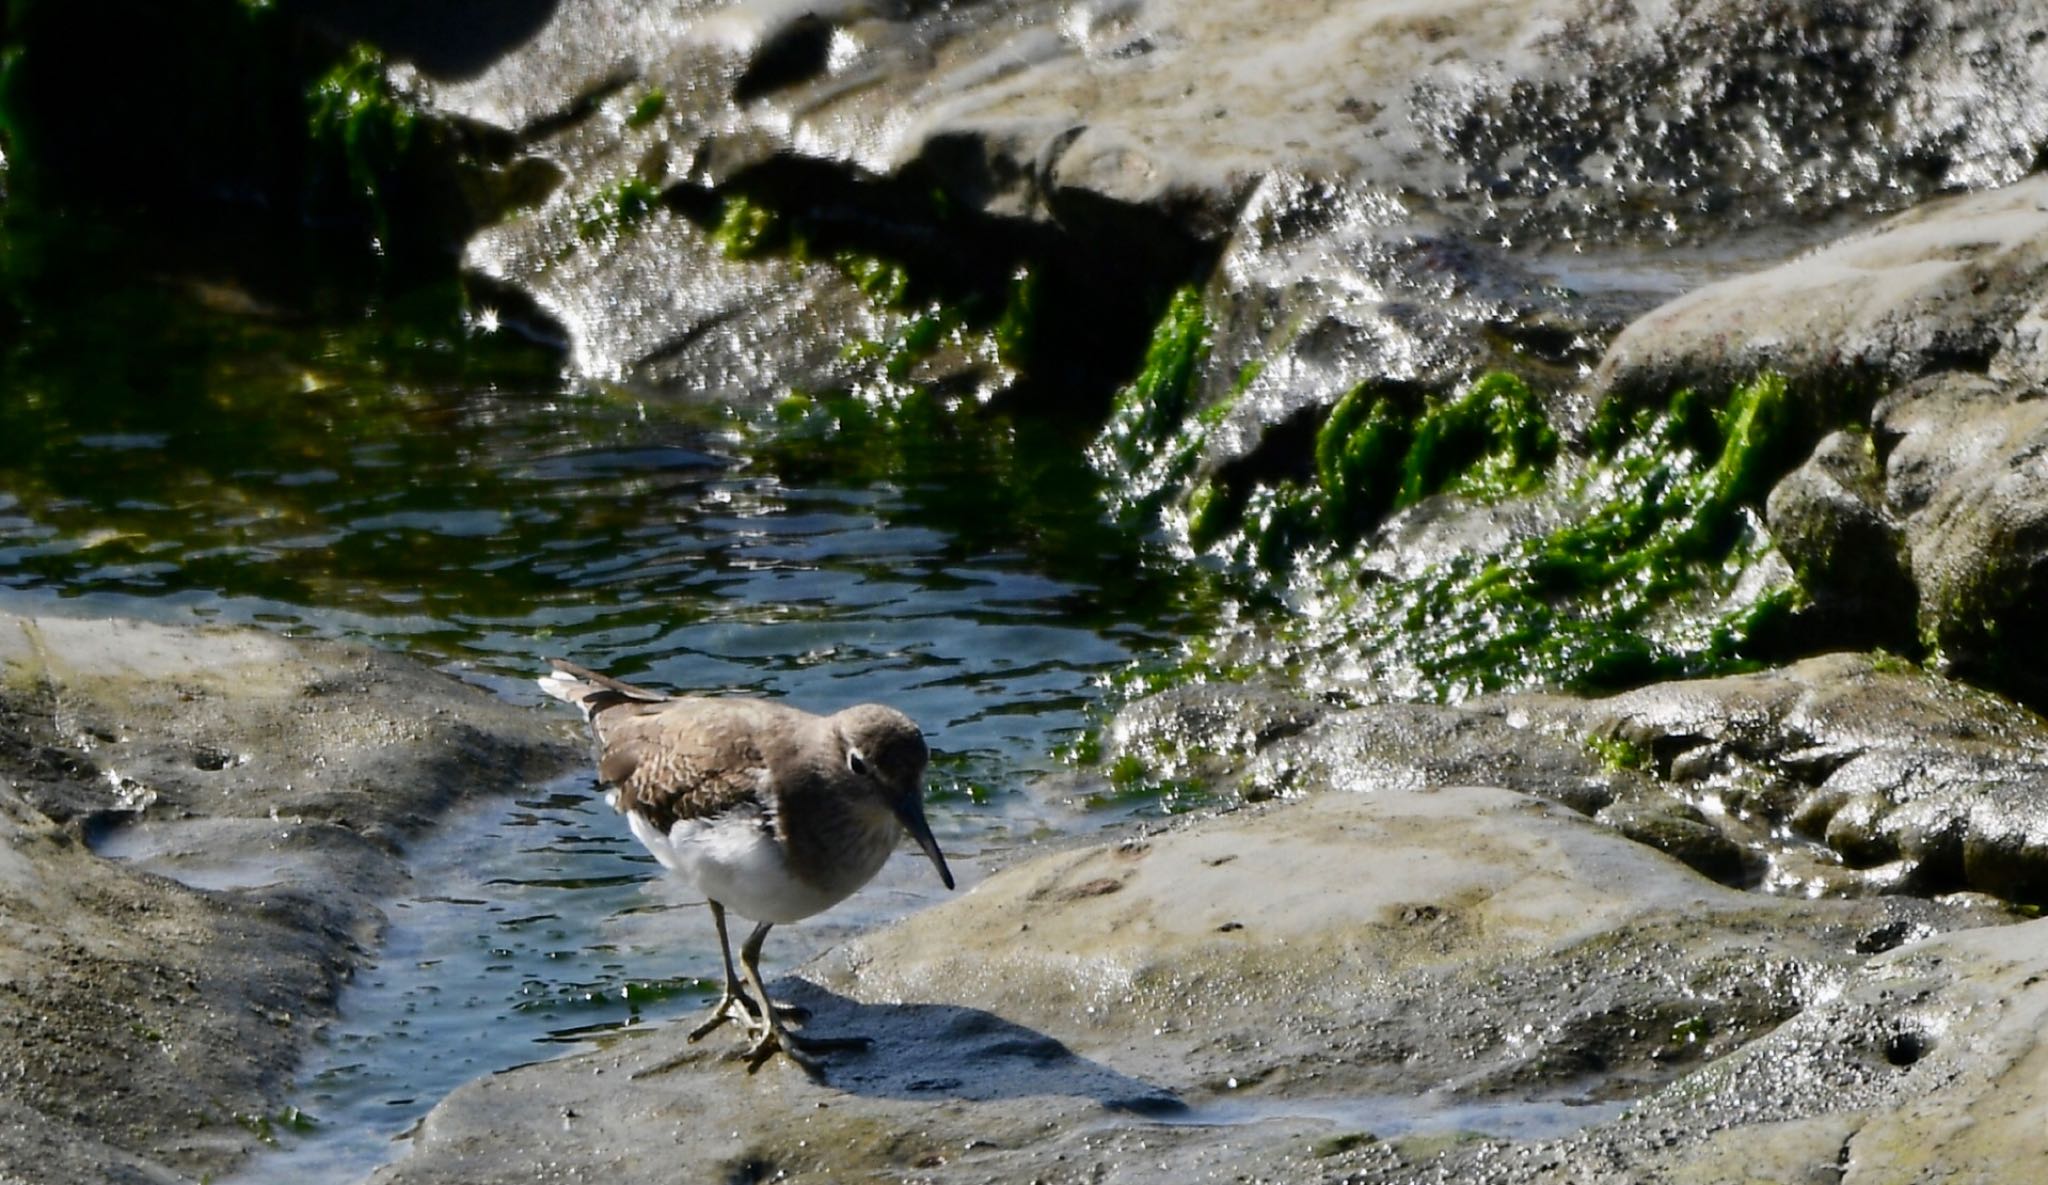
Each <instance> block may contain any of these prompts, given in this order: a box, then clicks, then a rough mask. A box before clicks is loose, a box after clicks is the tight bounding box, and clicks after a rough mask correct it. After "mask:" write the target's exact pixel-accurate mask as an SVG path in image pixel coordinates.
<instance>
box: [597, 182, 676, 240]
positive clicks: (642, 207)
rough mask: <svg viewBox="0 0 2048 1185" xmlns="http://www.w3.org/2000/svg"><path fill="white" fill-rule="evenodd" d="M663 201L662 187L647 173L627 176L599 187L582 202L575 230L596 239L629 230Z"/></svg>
mask: <svg viewBox="0 0 2048 1185" xmlns="http://www.w3.org/2000/svg"><path fill="white" fill-rule="evenodd" d="M660 204H661V188H660V187H659V186H657V185H655V184H654V182H652V181H649V180H647V179H646V178H644V177H638V176H634V177H627V178H625V179H623V180H621V181H617V182H614V183H613V184H611V185H608V186H606V187H605V188H604V189H602V190H599V191H598V193H597V195H596V196H595V197H592V198H590V199H589V200H588V201H586V202H584V203H583V206H582V208H581V210H580V211H579V213H578V216H577V219H576V234H577V235H578V237H580V238H584V239H595V238H600V237H603V236H605V235H608V234H616V233H619V232H621V231H626V230H630V229H631V228H632V227H633V226H634V225H635V224H636V223H638V222H640V221H641V220H642V219H644V218H646V217H647V216H648V215H649V214H651V213H653V212H654V208H655V207H656V206H658V205H660Z"/></svg>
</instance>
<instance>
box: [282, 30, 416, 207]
mask: <svg viewBox="0 0 2048 1185" xmlns="http://www.w3.org/2000/svg"><path fill="white" fill-rule="evenodd" d="M418 122H419V116H418V114H417V113H416V112H415V111H414V110H413V109H412V107H411V106H410V105H408V104H407V103H406V102H404V101H403V100H401V99H400V98H399V97H398V95H397V94H396V92H394V91H393V90H392V89H391V84H390V82H389V81H388V80H387V78H386V75H385V65H384V58H383V55H382V54H380V53H378V52H377V50H376V49H374V48H373V47H371V46H368V45H362V44H357V45H354V46H351V47H350V48H349V50H348V52H347V53H345V54H343V55H342V57H341V60H340V61H338V62H336V63H335V64H334V65H333V66H332V67H331V68H329V69H328V70H327V72H326V73H324V74H322V75H320V76H319V77H318V78H316V79H314V80H313V84H312V86H311V87H309V88H308V90H307V93H306V133H307V139H308V140H309V142H310V143H311V144H312V146H313V149H314V152H315V157H314V159H315V162H316V168H318V167H320V166H319V162H321V161H336V162H339V165H340V168H341V170H342V171H343V173H344V174H345V175H346V177H347V180H348V185H347V191H348V192H349V193H351V194H353V195H354V196H355V197H356V198H357V199H359V200H361V201H362V202H364V203H366V204H367V206H368V209H369V215H370V220H371V224H372V226H373V227H374V228H375V231H376V233H377V235H378V237H379V238H384V237H387V236H388V233H389V226H390V216H391V212H390V211H389V210H388V209H386V207H385V201H384V197H383V194H384V189H385V186H386V184H387V182H388V181H389V180H390V178H392V177H393V176H395V175H396V174H397V173H398V172H399V171H400V170H401V169H402V168H403V167H404V163H405V157H406V154H407V153H408V152H409V151H410V150H411V148H412V143H413V136H414V132H415V129H416V127H417V125H418Z"/></svg>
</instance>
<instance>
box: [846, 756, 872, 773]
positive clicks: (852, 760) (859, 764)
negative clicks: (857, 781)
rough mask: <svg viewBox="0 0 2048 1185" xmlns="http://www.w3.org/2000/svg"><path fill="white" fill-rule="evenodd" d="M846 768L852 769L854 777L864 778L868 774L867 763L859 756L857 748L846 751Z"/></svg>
mask: <svg viewBox="0 0 2048 1185" xmlns="http://www.w3.org/2000/svg"><path fill="white" fill-rule="evenodd" d="M846 768H848V769H850V770H852V771H853V773H854V776H855V777H861V778H864V777H867V776H868V763H867V761H866V760H864V759H863V758H862V757H861V755H860V750H859V749H848V750H847V751H846Z"/></svg>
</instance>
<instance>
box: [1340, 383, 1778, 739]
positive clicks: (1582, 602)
mask: <svg viewBox="0 0 2048 1185" xmlns="http://www.w3.org/2000/svg"><path fill="white" fill-rule="evenodd" d="M1704 406H1705V405H1704V404H1703V402H1702V401H1701V400H1700V399H1699V398H1698V396H1697V395H1696V394H1694V393H1692V392H1681V393H1680V394H1679V395H1678V396H1676V397H1674V399H1673V400H1672V402H1671V404H1670V405H1669V407H1668V408H1667V409H1666V410H1665V411H1664V412H1663V413H1661V414H1654V413H1653V414H1649V415H1646V416H1640V417H1637V418H1636V420H1635V421H1634V425H1633V426H1634V427H1635V428H1636V429H1637V431H1635V432H1632V433H1629V434H1627V435H1622V434H1618V433H1609V434H1608V435H1607V436H1606V439H1607V441H1608V447H1609V448H1610V449H1611V451H1610V452H1608V453H1606V454H1605V455H1596V456H1595V457H1594V458H1593V459H1591V461H1590V462H1589V463H1588V465H1587V466H1586V468H1585V469H1584V471H1583V472H1581V473H1580V474H1579V475H1578V477H1577V478H1576V480H1574V481H1572V482H1570V483H1569V488H1568V489H1566V490H1564V491H1563V496H1564V502H1565V504H1566V505H1567V506H1569V507H1570V508H1571V509H1572V511H1573V513H1572V514H1571V515H1570V516H1569V519H1568V521H1566V522H1564V523H1562V524H1561V525H1557V526H1554V527H1551V528H1549V529H1547V530H1543V531H1539V532H1535V533H1533V534H1530V535H1528V536H1526V537H1523V538H1521V539H1519V540H1517V541H1515V542H1513V543H1512V544H1510V545H1508V546H1506V547H1505V548H1502V549H1501V550H1499V551H1498V552H1496V553H1490V554H1478V555H1475V554H1461V555H1458V556H1455V557H1452V558H1450V559H1447V560H1444V561H1442V562H1439V563H1437V564H1434V565H1432V566H1430V568H1428V569H1427V570H1426V571H1424V572H1422V573H1421V574H1419V575H1416V576H1414V577H1411V578H1407V579H1399V580H1380V581H1376V582H1373V583H1369V584H1367V585H1366V586H1364V587H1362V588H1359V587H1355V586H1351V585H1350V582H1351V580H1352V579H1353V578H1351V577H1349V576H1345V577H1343V578H1341V580H1340V581H1333V586H1332V587H1330V588H1329V589H1328V590H1327V591H1328V596H1329V601H1330V604H1331V605H1332V606H1333V607H1336V608H1338V609H1339V610H1340V613H1339V616H1340V617H1341V620H1342V621H1343V622H1344V623H1346V624H1345V626H1344V627H1343V630H1342V640H1341V645H1342V647H1343V648H1344V649H1347V650H1352V651H1355V652H1359V653H1362V654H1364V655H1367V656H1369V657H1370V661H1371V662H1372V663H1373V665H1375V666H1376V667H1377V668H1379V669H1381V670H1382V671H1383V672H1386V673H1387V674H1389V675H1390V676H1391V677H1392V678H1394V679H1395V680H1396V682H1402V683H1413V684H1414V689H1415V690H1417V691H1418V692H1420V693H1423V694H1427V695H1430V696H1433V697H1438V698H1453V699H1454V698H1459V697H1461V696H1463V695H1467V694H1471V693H1474V692H1478V691H1484V690H1494V689H1500V688H1507V687H1527V686H1538V685H1552V686H1561V687H1567V688H1572V689H1578V690H1588V689H1599V688H1613V687H1621V686H1628V685H1631V684H1636V683H1641V682H1646V681H1650V680H1653V679H1665V678H1682V677H1691V676H1700V675H1707V674H1715V673H1722V672H1727V671H1733V670H1741V669H1746V668H1748V667H1751V666H1753V665H1755V664H1756V662H1757V660H1758V658H1759V657H1760V653H1761V652H1762V651H1764V650H1767V649H1768V648H1769V646H1770V645H1771V644H1772V643H1773V641H1774V640H1775V639H1776V638H1778V637H1779V636H1781V635H1782V633H1783V631H1784V629H1785V626H1786V623H1787V620H1788V619H1789V617H1790V615H1791V613H1792V612H1793V611H1794V610H1795V609H1797V608H1798V607H1799V606H1800V605H1801V604H1802V602H1803V594H1802V593H1801V591H1800V589H1799V587H1798V586H1797V584H1796V583H1795V582H1793V581H1792V580H1790V579H1789V578H1783V577H1772V578H1769V579H1767V580H1764V581H1762V582H1761V587H1755V588H1744V587H1743V580H1744V578H1745V577H1746V576H1747V575H1748V574H1749V573H1750V572H1751V571H1752V570H1753V569H1754V568H1755V567H1756V565H1758V564H1760V563H1762V562H1764V560H1765V559H1766V557H1767V556H1768V555H1769V544H1768V540H1767V539H1766V538H1765V537H1764V535H1763V533H1762V531H1761V529H1760V526H1759V525H1758V523H1757V522H1756V517H1755V513H1754V510H1753V508H1752V505H1753V503H1754V501H1755V500H1756V499H1758V498H1759V497H1760V496H1761V494H1762V492H1764V491H1765V490H1767V489H1768V486H1769V482H1770V480H1771V479H1773V478H1774V477H1775V476H1776V474H1777V472H1778V471H1779V467H1780V466H1782V465H1783V464H1785V463H1786V462H1785V458H1786V457H1788V456H1790V455H1792V452H1791V451H1790V449H1789V446H1788V441H1787V436H1788V433H1787V432H1786V431H1785V430H1784V426H1785V424H1786V422H1787V420H1786V414H1785V409H1786V406H1787V393H1786V386H1785V383H1784V380H1783V379H1782V378H1780V377H1778V376H1776V375H1765V376H1763V377H1761V378H1759V379H1757V380H1756V381H1754V382H1752V383H1750V384H1748V385H1746V386H1744V387H1741V388H1739V389H1737V390H1736V391H1735V392H1734V393H1733V394H1732V395H1731V396H1730V398H1729V400H1728V403H1727V405H1726V407H1725V408H1724V409H1723V410H1722V411H1721V412H1719V413H1718V414H1704V413H1703V411H1702V409H1703V407H1704ZM1701 445H1706V446H1708V447H1707V448H1705V449H1702V448H1701V447H1699V446H1701ZM1322 644H1323V645H1324V646H1325V647H1327V646H1329V645H1330V644H1331V640H1327V639H1326V640H1325V641H1324V642H1323V643H1322Z"/></svg>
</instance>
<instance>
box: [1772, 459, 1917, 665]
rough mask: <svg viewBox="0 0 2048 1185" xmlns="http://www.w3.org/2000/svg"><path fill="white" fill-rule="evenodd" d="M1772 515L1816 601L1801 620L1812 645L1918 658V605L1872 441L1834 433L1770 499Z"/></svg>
mask: <svg viewBox="0 0 2048 1185" xmlns="http://www.w3.org/2000/svg"><path fill="white" fill-rule="evenodd" d="M1765 511H1766V515H1767V521H1768V523H1769V524H1770V531H1771V540H1772V542H1774V543H1775V544H1776V545H1777V547H1778V550H1779V552H1780V553H1782V554H1783V555H1784V556H1785V558H1786V559H1787V560H1788V561H1790V563H1791V564H1792V567H1793V570H1794V571H1795V572H1796V573H1797V574H1798V578H1799V586H1800V587H1801V588H1802V589H1804V590H1805V591H1806V594H1807V596H1808V597H1809V598H1811V600H1812V605H1811V606H1810V607H1809V608H1808V609H1806V610H1804V611H1802V613H1801V617H1802V619H1803V621H1804V622H1805V623H1807V624H1806V625H1804V626H1803V627H1802V630H1803V632H1804V634H1805V637H1806V640H1807V645H1809V646H1811V647H1812V648H1814V649H1825V648H1829V647H1842V648H1845V649H1849V648H1864V647H1874V646H1885V647H1889V648H1891V649H1893V650H1896V651H1899V652H1901V653H1911V652H1912V651H1913V649H1914V646H1915V639H1916V636H1917V635H1916V634H1915V631H1914V613H1913V604H1914V602H1915V600H1916V599H1917V595H1916V593H1915V591H1914V588H1913V580H1912V576H1911V575H1910V573H1909V572H1908V565H1907V561H1906V544H1905V537H1904V533H1903V532H1902V530H1901V528H1900V525H1899V523H1898V521H1897V519H1896V517H1895V516H1894V515H1893V513H1892V511H1891V509H1890V507H1889V506H1888V505H1887V503H1886V500H1885V488H1884V473H1883V470H1882V469H1881V468H1880V467H1879V465H1878V460H1877V452H1876V449H1875V448H1874V447H1873V441H1872V437H1871V435H1870V434H1869V433H1868V432H1831V433H1829V434H1828V435H1827V436H1826V437H1824V438H1823V439H1822V440H1821V442H1820V443H1819V444H1818V445H1816V446H1815V448H1814V450H1813V455H1812V456H1811V457H1808V458H1807V460H1806V462H1805V463H1804V464H1803V465H1801V466H1800V467H1799V468H1798V469H1795V470H1793V471H1792V473H1790V474H1789V475H1787V476H1786V477H1785V478H1784V479H1783V480H1781V481H1780V482H1778V484H1777V485H1776V486H1774V487H1773V488H1772V489H1771V493H1770V498H1769V499H1768V501H1767V502H1766V504H1765Z"/></svg>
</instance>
